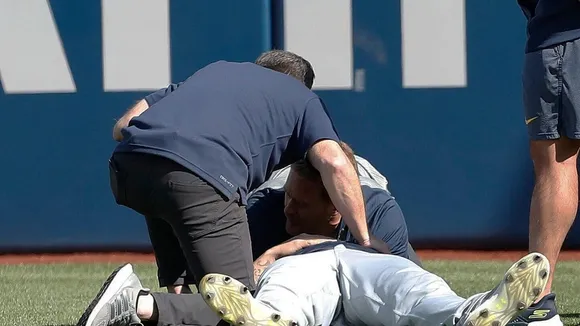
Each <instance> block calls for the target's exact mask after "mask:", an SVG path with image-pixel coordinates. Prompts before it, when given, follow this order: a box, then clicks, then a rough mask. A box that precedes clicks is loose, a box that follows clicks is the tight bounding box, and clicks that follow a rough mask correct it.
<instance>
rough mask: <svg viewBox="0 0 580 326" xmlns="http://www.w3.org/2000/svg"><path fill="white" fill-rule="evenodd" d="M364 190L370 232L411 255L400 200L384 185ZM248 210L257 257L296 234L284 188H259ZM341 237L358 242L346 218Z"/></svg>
mask: <svg viewBox="0 0 580 326" xmlns="http://www.w3.org/2000/svg"><path fill="white" fill-rule="evenodd" d="M362 192H363V197H364V200H365V208H366V216H367V225H368V228H369V231H370V233H372V234H373V235H374V236H375V237H377V238H379V239H382V240H383V241H384V242H385V243H386V244H387V245H388V246H389V248H390V250H391V253H392V254H393V255H397V256H401V257H404V258H409V255H408V246H409V234H408V231H407V223H406V222H405V217H404V216H403V212H402V211H401V208H400V207H399V204H397V202H396V201H395V199H394V198H393V197H392V196H391V195H390V194H389V193H388V192H387V191H385V190H384V189H378V188H373V187H369V186H366V185H363V186H362ZM247 214H248V223H249V224H250V235H251V237H252V253H253V255H254V258H257V257H259V256H260V255H262V254H263V253H264V252H265V251H266V250H268V249H270V248H272V247H274V246H276V245H279V244H280V243H282V242H284V241H286V240H288V239H290V238H292V236H290V235H289V234H288V233H286V228H285V225H286V216H285V215H284V190H282V189H270V188H266V189H262V190H259V191H257V192H255V193H254V194H252V195H251V196H250V198H249V199H248V207H247ZM337 238H339V239H341V240H344V241H345V242H347V243H354V244H356V243H357V241H356V239H355V238H354V236H353V235H352V234H351V233H350V231H348V229H347V227H346V225H345V224H344V220H343V221H342V222H341V223H340V226H339V230H338V236H337ZM334 245H336V244H334ZM334 245H332V244H328V245H322V246H317V247H316V248H319V249H320V250H322V249H321V248H327V249H328V248H331V247H333V246H334ZM358 247H360V248H363V247H361V246H358ZM358 247H357V248H358ZM311 250H314V249H311ZM369 250H370V249H369Z"/></svg>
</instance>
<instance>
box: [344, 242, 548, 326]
mask: <svg viewBox="0 0 580 326" xmlns="http://www.w3.org/2000/svg"><path fill="white" fill-rule="evenodd" d="M336 251H337V255H338V259H339V265H338V270H339V281H340V286H341V293H342V295H343V300H342V301H343V308H344V315H345V318H346V320H348V321H349V322H351V323H355V324H365V325H415V326H430V325H470V322H471V325H474V326H475V325H497V326H501V325H505V324H506V323H507V322H509V321H510V320H511V319H513V318H514V317H515V316H517V314H519V313H520V312H521V310H522V309H525V308H526V307H527V306H528V305H530V304H531V303H532V302H533V301H534V300H535V299H536V298H537V296H538V295H539V294H540V292H541V291H542V289H543V288H544V286H545V285H546V281H547V276H548V275H547V274H548V270H549V263H548V261H547V259H545V257H543V256H542V255H540V254H531V255H528V256H526V257H524V258H522V259H521V260H519V261H518V262H516V263H515V264H514V265H513V266H512V267H511V268H510V269H509V270H508V272H507V273H506V276H505V277H504V279H503V280H502V282H501V283H500V284H499V285H498V286H497V287H496V288H495V289H494V290H492V291H490V292H487V293H483V294H478V295H474V296H472V297H470V298H469V299H467V300H466V299H464V298H462V297H459V296H458V295H457V294H455V292H453V291H452V290H451V289H450V288H449V286H448V285H447V283H446V282H445V281H444V280H443V279H441V278H440V277H438V276H436V275H434V274H432V273H429V272H427V271H425V270H424V269H422V268H420V267H419V266H417V265H416V264H414V263H412V262H410V261H409V260H407V259H404V258H401V257H397V256H393V255H380V254H370V253H365V252H360V251H354V250H348V249H344V248H340V247H337V249H336ZM496 323H497V324H496Z"/></svg>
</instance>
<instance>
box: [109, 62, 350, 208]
mask: <svg viewBox="0 0 580 326" xmlns="http://www.w3.org/2000/svg"><path fill="white" fill-rule="evenodd" d="M145 100H146V101H147V103H148V104H149V109H147V110H146V111H145V112H143V113H142V114H141V115H139V116H137V117H135V118H133V119H131V121H130V122H129V125H128V127H127V128H124V129H123V130H122V133H123V140H122V141H121V143H120V144H119V145H118V146H117V148H116V149H115V151H116V152H140V153H149V154H154V155H159V156H163V157H166V158H168V159H171V160H173V161H175V162H177V163H179V164H181V165H183V166H184V167H186V168H188V169H190V170H191V171H193V172H194V173H195V174H197V175H198V176H199V177H201V178H202V179H204V180H205V181H207V182H208V183H209V184H211V185H212V186H214V187H215V188H216V189H218V190H219V191H220V192H222V193H223V194H224V196H226V197H228V198H230V199H231V198H233V196H234V195H235V193H236V192H239V194H240V197H241V202H242V203H243V204H245V203H246V195H247V193H248V192H249V191H251V190H253V189H254V188H256V187H257V186H259V185H260V184H262V183H263V182H264V181H265V180H266V179H267V178H268V177H269V175H270V174H271V173H272V171H274V170H275V169H278V168H281V167H283V166H286V165H288V164H291V163H293V162H295V161H296V160H298V159H301V158H303V157H304V156H305V154H306V152H307V151H308V150H309V149H310V147H311V146H312V145H314V144H315V143H316V142H317V141H319V140H323V139H332V140H336V141H338V140H339V139H338V136H337V133H336V130H335V129H334V126H333V124H332V121H331V119H330V117H329V115H328V113H327V111H326V108H325V106H324V104H323V102H322V100H321V99H320V98H319V97H318V96H317V95H316V94H314V93H313V92H312V91H311V90H310V89H308V88H307V87H306V86H305V85H304V84H302V83H301V82H300V81H298V80H297V79H295V78H293V77H291V76H288V75H285V74H282V73H279V72H276V71H274V70H270V69H267V68H264V67H261V66H258V65H256V64H253V63H234V62H226V61H218V62H215V63H212V64H209V65H208V66H206V67H204V68H202V69H200V70H198V71H197V72H196V73H195V74H193V75H192V76H191V77H189V78H188V79H186V80H185V81H183V82H181V83H178V84H171V85H169V86H168V87H167V88H164V89H161V90H159V91H157V92H155V93H153V94H150V95H148V96H147V97H146V98H145Z"/></svg>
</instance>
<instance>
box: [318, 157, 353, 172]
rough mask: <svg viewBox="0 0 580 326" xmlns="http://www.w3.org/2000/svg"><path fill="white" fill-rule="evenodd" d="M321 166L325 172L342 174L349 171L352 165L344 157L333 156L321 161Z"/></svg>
mask: <svg viewBox="0 0 580 326" xmlns="http://www.w3.org/2000/svg"><path fill="white" fill-rule="evenodd" d="M322 162H323V166H324V167H325V169H326V170H327V171H331V172H335V173H336V172H343V171H347V170H350V169H351V168H352V165H351V164H350V162H349V161H348V159H347V158H346V157H345V155H333V156H331V157H327V158H326V159H325V160H323V161H322Z"/></svg>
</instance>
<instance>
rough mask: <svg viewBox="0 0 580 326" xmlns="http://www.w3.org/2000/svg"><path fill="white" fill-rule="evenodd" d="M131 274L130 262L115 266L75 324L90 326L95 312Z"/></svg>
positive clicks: (115, 292)
mask: <svg viewBox="0 0 580 326" xmlns="http://www.w3.org/2000/svg"><path fill="white" fill-rule="evenodd" d="M131 274H133V266H132V265H131V264H125V265H122V266H119V267H117V269H115V270H114V271H113V272H112V273H111V275H109V277H108V278H107V280H106V281H105V283H104V284H103V286H102V287H101V289H100V290H99V293H98V294H97V296H96V297H95V298H94V299H93V301H92V302H91V304H90V305H89V306H88V307H87V309H86V310H85V312H84V313H83V315H82V316H81V318H80V319H79V321H78V323H77V326H92V323H93V321H94V319H95V316H96V314H97V313H98V312H99V311H100V310H101V308H102V307H103V305H104V304H105V303H107V302H108V301H109V300H111V298H112V297H113V296H114V295H115V294H117V292H118V291H119V290H120V289H121V287H122V285H123V283H125V281H126V280H127V278H129V276H130V275H131Z"/></svg>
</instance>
